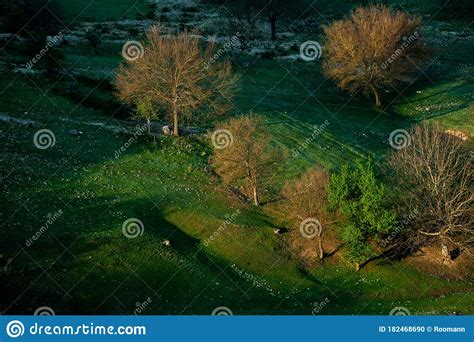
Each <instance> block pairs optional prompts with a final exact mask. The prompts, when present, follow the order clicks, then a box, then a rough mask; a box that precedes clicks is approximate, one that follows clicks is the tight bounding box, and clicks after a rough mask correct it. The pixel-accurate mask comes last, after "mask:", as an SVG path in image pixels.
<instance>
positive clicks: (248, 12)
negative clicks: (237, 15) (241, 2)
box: [245, 0, 251, 24]
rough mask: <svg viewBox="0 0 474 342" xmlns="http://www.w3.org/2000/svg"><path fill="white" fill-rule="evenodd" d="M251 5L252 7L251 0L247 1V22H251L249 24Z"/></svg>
mask: <svg viewBox="0 0 474 342" xmlns="http://www.w3.org/2000/svg"><path fill="white" fill-rule="evenodd" d="M250 7H251V4H250V0H247V1H246V2H245V11H246V14H247V23H249V24H250Z"/></svg>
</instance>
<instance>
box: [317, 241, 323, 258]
mask: <svg viewBox="0 0 474 342" xmlns="http://www.w3.org/2000/svg"><path fill="white" fill-rule="evenodd" d="M318 255H319V260H323V258H324V250H323V238H322V236H321V235H320V236H319V239H318Z"/></svg>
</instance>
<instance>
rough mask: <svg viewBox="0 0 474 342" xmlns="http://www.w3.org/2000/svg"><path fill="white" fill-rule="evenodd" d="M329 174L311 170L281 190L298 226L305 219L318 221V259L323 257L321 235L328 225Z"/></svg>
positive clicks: (318, 169)
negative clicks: (319, 225)
mask: <svg viewBox="0 0 474 342" xmlns="http://www.w3.org/2000/svg"><path fill="white" fill-rule="evenodd" d="M328 186H329V174H328V173H327V172H326V171H325V170H323V169H320V168H316V167H315V168H312V169H309V170H308V171H306V172H305V173H304V174H303V175H301V176H300V177H299V178H297V179H294V180H291V181H288V182H287V183H286V184H285V186H284V187H283V189H282V195H283V198H284V199H285V202H286V210H287V212H288V214H289V216H291V217H293V218H295V219H297V220H298V224H300V223H301V222H302V221H304V220H307V219H315V220H318V221H319V223H320V224H321V227H320V229H318V231H317V238H318V239H317V243H318V245H317V248H318V256H319V259H322V258H323V257H324V249H323V235H324V230H325V228H326V227H327V226H328V225H330V224H331V223H332V222H330V219H329V213H328V211H327V205H328V199H327V188H328Z"/></svg>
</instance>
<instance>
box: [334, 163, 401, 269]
mask: <svg viewBox="0 0 474 342" xmlns="http://www.w3.org/2000/svg"><path fill="white" fill-rule="evenodd" d="M328 202H329V209H330V210H340V211H341V213H342V214H343V215H344V216H345V218H346V220H347V221H346V223H345V224H344V226H343V227H342V234H341V236H342V239H343V241H344V243H345V244H346V246H347V248H348V255H349V258H350V259H351V260H352V261H354V262H355V263H356V268H357V269H359V268H360V265H361V263H362V262H364V261H365V260H367V259H368V258H370V257H372V256H374V254H375V253H374V249H373V246H372V244H371V243H372V241H373V240H374V239H378V238H379V237H380V236H381V235H382V234H385V233H388V232H389V231H390V230H391V229H392V227H393V226H394V224H395V222H396V216H395V214H394V213H393V212H392V211H391V210H389V209H387V195H386V191H385V187H384V185H383V184H381V183H379V182H377V180H376V178H375V174H374V171H373V169H372V165H371V163H370V161H369V162H367V163H362V162H360V161H359V162H358V163H357V166H356V168H355V169H354V170H351V169H349V167H348V166H347V165H346V166H343V167H342V169H341V170H340V172H338V173H334V174H332V175H331V180H330V185H329V194H328Z"/></svg>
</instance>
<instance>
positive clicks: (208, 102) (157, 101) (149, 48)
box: [115, 26, 237, 136]
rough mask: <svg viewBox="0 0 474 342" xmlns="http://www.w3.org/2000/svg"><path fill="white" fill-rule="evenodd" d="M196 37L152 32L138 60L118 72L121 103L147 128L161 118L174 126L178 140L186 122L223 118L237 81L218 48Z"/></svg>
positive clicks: (123, 64)
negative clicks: (155, 117)
mask: <svg viewBox="0 0 474 342" xmlns="http://www.w3.org/2000/svg"><path fill="white" fill-rule="evenodd" d="M196 33H197V32H195V31H191V32H188V31H184V32H181V33H179V34H178V35H176V36H167V35H163V34H162V33H161V32H160V28H159V26H153V27H152V28H151V29H150V30H149V31H148V33H147V35H146V39H145V41H144V42H143V51H142V56H141V57H140V58H134V59H128V60H126V61H124V62H123V63H122V64H121V65H120V66H119V68H118V70H117V74H116V78H115V86H116V88H117V96H118V98H119V99H120V100H122V101H123V102H125V103H128V104H130V105H132V106H134V107H135V108H136V109H137V111H138V114H141V115H142V116H145V117H146V118H147V121H148V122H149V121H150V119H151V117H152V115H153V114H161V115H163V117H164V118H165V119H166V120H170V121H172V122H173V134H174V135H175V136H177V135H179V125H180V123H181V122H182V120H184V119H186V120H198V119H203V118H204V117H207V116H209V115H214V114H222V113H224V112H225V111H226V110H227V109H228V108H229V106H231V99H232V97H233V94H234V91H235V86H236V81H237V77H236V76H235V75H234V74H233V73H232V70H231V64H230V63H229V62H228V61H227V60H225V58H224V57H221V56H219V58H218V59H216V58H215V57H214V56H215V51H216V47H215V45H214V44H212V43H207V44H206V46H205V47H204V48H201V46H200V40H199V39H197V38H195V37H193V35H194V34H196Z"/></svg>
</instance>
